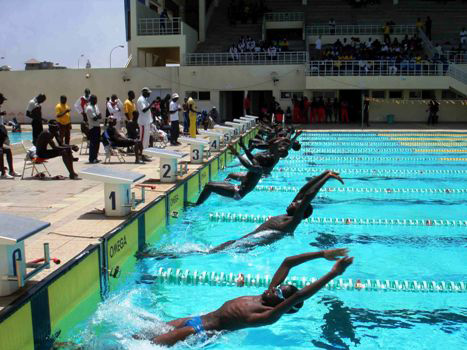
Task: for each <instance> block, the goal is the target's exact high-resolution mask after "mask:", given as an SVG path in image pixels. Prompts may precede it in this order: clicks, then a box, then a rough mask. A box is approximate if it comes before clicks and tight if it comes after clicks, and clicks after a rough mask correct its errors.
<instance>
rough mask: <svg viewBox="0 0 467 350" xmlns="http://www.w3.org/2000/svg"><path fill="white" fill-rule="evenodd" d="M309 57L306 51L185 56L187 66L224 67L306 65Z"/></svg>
mask: <svg viewBox="0 0 467 350" xmlns="http://www.w3.org/2000/svg"><path fill="white" fill-rule="evenodd" d="M306 59H307V56H306V52H305V51H291V52H277V53H276V54H275V55H270V54H269V53H268V52H243V53H237V54H231V53H229V52H217V53H189V54H186V56H185V65H187V66H208V65H210V66H224V65H253V64H254V65H256V64H304V63H305V62H306Z"/></svg>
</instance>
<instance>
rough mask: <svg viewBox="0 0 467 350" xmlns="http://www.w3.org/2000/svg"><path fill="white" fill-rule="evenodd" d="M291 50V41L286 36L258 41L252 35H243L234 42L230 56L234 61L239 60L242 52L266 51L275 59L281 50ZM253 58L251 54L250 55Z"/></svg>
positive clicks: (269, 56) (256, 52) (255, 52)
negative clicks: (280, 38) (279, 38)
mask: <svg viewBox="0 0 467 350" xmlns="http://www.w3.org/2000/svg"><path fill="white" fill-rule="evenodd" d="M288 50H289V42H288V40H287V39H286V38H284V39H282V40H261V41H259V42H256V41H255V40H254V39H253V38H251V37H250V36H246V37H244V36H242V37H241V38H240V40H239V41H238V42H237V43H233V44H232V46H230V48H229V54H230V58H231V60H233V61H238V60H240V58H241V54H244V53H250V54H258V53H266V54H267V56H268V58H270V59H275V58H277V54H278V53H279V52H284V51H288ZM248 57H249V58H251V55H248Z"/></svg>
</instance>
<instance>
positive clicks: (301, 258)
mask: <svg viewBox="0 0 467 350" xmlns="http://www.w3.org/2000/svg"><path fill="white" fill-rule="evenodd" d="M348 253H349V250H348V249H347V248H339V249H331V250H321V251H319V252H313V253H305V254H299V255H294V256H289V257H288V258H285V259H284V261H283V262H282V264H281V266H279V268H278V269H277V271H276V273H275V274H274V276H273V277H272V280H271V283H270V284H269V289H273V288H275V287H277V286H278V285H279V284H281V283H282V282H284V281H285V279H286V278H287V276H288V274H289V271H290V270H291V269H292V268H294V267H295V266H298V265H301V264H303V263H305V262H307V261H310V260H314V259H318V258H324V259H326V260H331V261H333V260H338V259H339V258H340V257H344V256H347V255H348Z"/></svg>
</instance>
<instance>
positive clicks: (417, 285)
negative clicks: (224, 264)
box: [155, 267, 467, 293]
mask: <svg viewBox="0 0 467 350" xmlns="http://www.w3.org/2000/svg"><path fill="white" fill-rule="evenodd" d="M240 275H241V276H242V282H241V283H238V279H239V276H240ZM155 277H156V281H158V282H159V283H170V284H178V285H180V284H182V285H192V286H230V287H235V286H237V287H240V286H242V287H243V286H247V287H262V288H267V287H269V284H270V282H271V279H272V276H269V275H267V274H266V275H261V274H259V273H257V274H238V273H233V272H208V271H198V270H193V271H191V270H189V269H185V270H182V269H172V268H163V267H161V268H159V270H158V272H157V274H156V276H155ZM316 280H317V279H316V278H315V277H305V276H302V277H298V276H292V277H288V278H287V279H286V280H285V281H284V283H283V284H288V285H294V286H296V287H297V288H303V287H305V286H308V285H310V284H312V283H313V282H315V281H316ZM324 288H325V289H327V290H347V291H385V292H418V293H465V292H467V283H465V282H463V281H459V282H454V281H415V280H404V281H399V280H378V279H361V280H360V279H357V280H353V279H351V278H346V279H343V278H339V279H334V280H332V281H330V282H329V283H328V284H326V286H325V287H324Z"/></svg>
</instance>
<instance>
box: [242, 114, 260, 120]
mask: <svg viewBox="0 0 467 350" xmlns="http://www.w3.org/2000/svg"><path fill="white" fill-rule="evenodd" d="M245 118H249V119H254V120H255V122H256V121H257V120H258V119H259V117H258V116H256V115H248V114H245Z"/></svg>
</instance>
